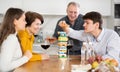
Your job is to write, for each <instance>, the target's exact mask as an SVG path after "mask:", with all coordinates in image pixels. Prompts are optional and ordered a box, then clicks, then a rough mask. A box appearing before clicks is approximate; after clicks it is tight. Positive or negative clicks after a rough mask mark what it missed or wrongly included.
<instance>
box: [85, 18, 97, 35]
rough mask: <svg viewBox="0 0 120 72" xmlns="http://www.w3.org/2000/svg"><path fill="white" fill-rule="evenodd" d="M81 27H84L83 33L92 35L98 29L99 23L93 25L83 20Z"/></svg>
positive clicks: (88, 20) (89, 21)
mask: <svg viewBox="0 0 120 72" xmlns="http://www.w3.org/2000/svg"><path fill="white" fill-rule="evenodd" d="M83 26H84V31H85V32H87V33H92V32H95V31H96V30H97V29H99V23H98V22H96V23H93V21H92V20H90V19H85V20H84V24H83Z"/></svg>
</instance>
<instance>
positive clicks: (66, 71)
mask: <svg viewBox="0 0 120 72" xmlns="http://www.w3.org/2000/svg"><path fill="white" fill-rule="evenodd" d="M79 64H80V55H69V59H68V58H59V56H58V55H50V58H49V59H48V60H41V61H31V62H27V63H26V64H24V65H22V66H20V67H18V68H16V69H15V70H14V71H13V72H71V69H72V65H79Z"/></svg>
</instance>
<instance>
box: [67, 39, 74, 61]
mask: <svg viewBox="0 0 120 72" xmlns="http://www.w3.org/2000/svg"><path fill="white" fill-rule="evenodd" d="M72 47H73V40H68V41H67V53H68V59H70V58H69V55H70V54H69V51H70V49H71V48H72Z"/></svg>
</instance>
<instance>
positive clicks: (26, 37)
mask: <svg viewBox="0 0 120 72" xmlns="http://www.w3.org/2000/svg"><path fill="white" fill-rule="evenodd" d="M25 16H26V22H27V24H26V29H25V30H24V31H19V33H18V36H19V39H20V42H21V45H22V48H23V52H25V51H26V50H30V51H31V53H32V55H33V56H32V58H31V59H30V61H36V60H45V59H49V55H47V54H38V53H34V52H32V48H33V42H34V34H36V33H38V31H39V30H40V26H41V24H43V22H44V19H43V17H42V15H40V14H38V13H36V12H30V11H29V12H26V14H25Z"/></svg>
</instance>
